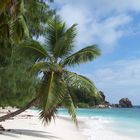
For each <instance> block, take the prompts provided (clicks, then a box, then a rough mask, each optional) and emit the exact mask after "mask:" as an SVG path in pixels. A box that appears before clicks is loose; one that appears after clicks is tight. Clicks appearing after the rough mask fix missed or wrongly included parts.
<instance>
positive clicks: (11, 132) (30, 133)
mask: <svg viewBox="0 0 140 140" xmlns="http://www.w3.org/2000/svg"><path fill="white" fill-rule="evenodd" d="M0 135H5V136H9V137H17V138H18V137H20V135H25V136H32V137H39V138H48V139H61V138H59V137H56V136H53V135H52V134H51V133H49V132H45V131H38V130H28V129H10V130H8V131H3V132H1V133H0Z"/></svg>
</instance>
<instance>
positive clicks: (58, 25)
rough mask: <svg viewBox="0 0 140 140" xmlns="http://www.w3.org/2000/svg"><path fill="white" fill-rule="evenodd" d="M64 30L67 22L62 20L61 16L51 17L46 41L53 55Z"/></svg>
mask: <svg viewBox="0 0 140 140" xmlns="http://www.w3.org/2000/svg"><path fill="white" fill-rule="evenodd" d="M64 32H65V23H62V22H61V20H60V17H59V16H55V17H54V18H52V19H49V21H48V25H47V29H46V34H45V43H46V44H47V46H48V50H49V51H50V53H51V54H52V55H53V54H54V48H55V44H56V42H57V41H58V39H59V38H61V37H62V36H63V33H64Z"/></svg>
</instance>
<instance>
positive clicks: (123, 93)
mask: <svg viewBox="0 0 140 140" xmlns="http://www.w3.org/2000/svg"><path fill="white" fill-rule="evenodd" d="M87 76H88V77H90V78H91V77H92V79H94V82H95V83H96V85H97V87H98V88H99V89H101V90H103V91H105V92H106V93H105V94H106V95H107V97H108V98H109V99H111V100H112V101H113V102H115V101H116V100H119V99H120V98H122V97H129V98H130V99H132V100H133V101H135V102H136V103H138V101H140V96H139V89H140V59H133V60H119V61H116V62H114V64H110V65H108V66H106V67H104V68H101V69H97V70H96V71H95V72H94V73H93V74H92V75H87ZM112 97H114V99H112Z"/></svg>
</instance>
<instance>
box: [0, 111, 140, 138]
mask: <svg viewBox="0 0 140 140" xmlns="http://www.w3.org/2000/svg"><path fill="white" fill-rule="evenodd" d="M10 110H11V109H10ZM6 112H7V110H0V115H3V114H5V113H6ZM78 120H79V127H78V128H77V127H76V125H75V124H74V123H73V122H72V121H71V120H70V118H69V117H63V116H59V117H57V118H56V120H55V122H54V121H52V122H51V123H50V124H49V125H46V126H44V125H43V124H42V122H41V120H39V119H38V113H37V112H34V111H31V110H28V111H25V112H24V113H22V114H20V115H18V116H16V117H14V118H12V119H9V120H6V121H4V122H1V123H0V124H2V126H3V127H4V128H5V129H7V130H8V129H9V130H10V131H4V132H0V140H43V139H46V140H139V138H138V137H130V136H127V135H122V134H120V133H116V132H114V131H112V130H111V129H106V127H105V125H108V123H109V122H108V121H106V120H103V119H101V120H100V119H93V120H90V119H89V118H79V119H78Z"/></svg>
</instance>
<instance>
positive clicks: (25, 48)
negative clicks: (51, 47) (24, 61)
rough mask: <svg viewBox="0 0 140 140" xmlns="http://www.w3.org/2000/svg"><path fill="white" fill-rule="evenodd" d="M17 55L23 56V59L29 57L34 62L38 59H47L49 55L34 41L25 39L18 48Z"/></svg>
mask: <svg viewBox="0 0 140 140" xmlns="http://www.w3.org/2000/svg"><path fill="white" fill-rule="evenodd" d="M18 50H19V53H21V55H25V57H29V58H30V57H31V58H33V59H36V60H40V59H43V58H44V59H47V58H48V59H49V55H48V53H47V51H46V50H45V49H44V48H43V47H42V45H41V44H40V43H39V42H37V41H34V40H31V39H26V40H25V41H23V42H22V43H20V47H19V48H18Z"/></svg>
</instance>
